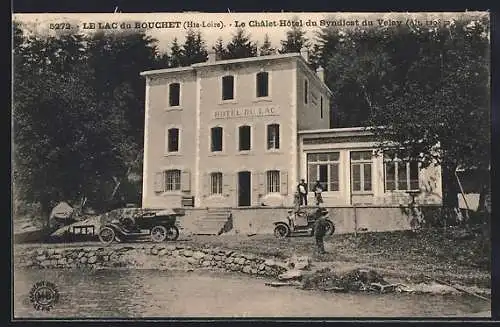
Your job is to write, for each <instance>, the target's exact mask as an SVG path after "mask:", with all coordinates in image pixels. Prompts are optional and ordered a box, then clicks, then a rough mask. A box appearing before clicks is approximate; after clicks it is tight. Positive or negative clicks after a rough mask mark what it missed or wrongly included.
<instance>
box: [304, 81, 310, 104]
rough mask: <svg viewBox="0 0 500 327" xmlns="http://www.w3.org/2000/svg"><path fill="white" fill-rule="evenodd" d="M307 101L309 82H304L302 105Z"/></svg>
mask: <svg viewBox="0 0 500 327" xmlns="http://www.w3.org/2000/svg"><path fill="white" fill-rule="evenodd" d="M308 100H309V82H308V81H307V80H304V103H305V104H307V102H308Z"/></svg>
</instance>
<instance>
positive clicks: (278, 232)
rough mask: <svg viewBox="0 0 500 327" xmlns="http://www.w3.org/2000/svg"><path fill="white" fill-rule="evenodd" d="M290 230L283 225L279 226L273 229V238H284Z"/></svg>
mask: <svg viewBox="0 0 500 327" xmlns="http://www.w3.org/2000/svg"><path fill="white" fill-rule="evenodd" d="M289 232H290V229H289V228H288V227H287V226H286V225H283V224H280V225H278V226H276V227H275V228H274V236H276V237H277V238H285V237H287V236H288V234H289Z"/></svg>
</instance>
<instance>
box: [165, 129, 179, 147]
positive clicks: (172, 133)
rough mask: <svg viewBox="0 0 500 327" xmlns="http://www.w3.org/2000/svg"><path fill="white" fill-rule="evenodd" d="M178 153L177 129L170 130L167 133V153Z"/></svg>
mask: <svg viewBox="0 0 500 327" xmlns="http://www.w3.org/2000/svg"><path fill="white" fill-rule="evenodd" d="M177 151H179V129H178V128H170V129H169V130H168V132H167V152H177Z"/></svg>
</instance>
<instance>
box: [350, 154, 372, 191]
mask: <svg viewBox="0 0 500 327" xmlns="http://www.w3.org/2000/svg"><path fill="white" fill-rule="evenodd" d="M351 185H352V190H353V192H369V191H371V190H372V151H357V152H351Z"/></svg>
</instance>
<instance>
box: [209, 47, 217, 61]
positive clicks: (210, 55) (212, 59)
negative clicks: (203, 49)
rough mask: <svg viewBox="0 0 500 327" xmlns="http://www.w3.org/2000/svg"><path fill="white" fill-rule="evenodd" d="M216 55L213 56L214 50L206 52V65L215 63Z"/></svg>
mask: <svg viewBox="0 0 500 327" xmlns="http://www.w3.org/2000/svg"><path fill="white" fill-rule="evenodd" d="M216 60H217V59H216V54H215V50H212V49H210V50H208V60H207V62H208V63H214V62H215V61H216Z"/></svg>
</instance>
